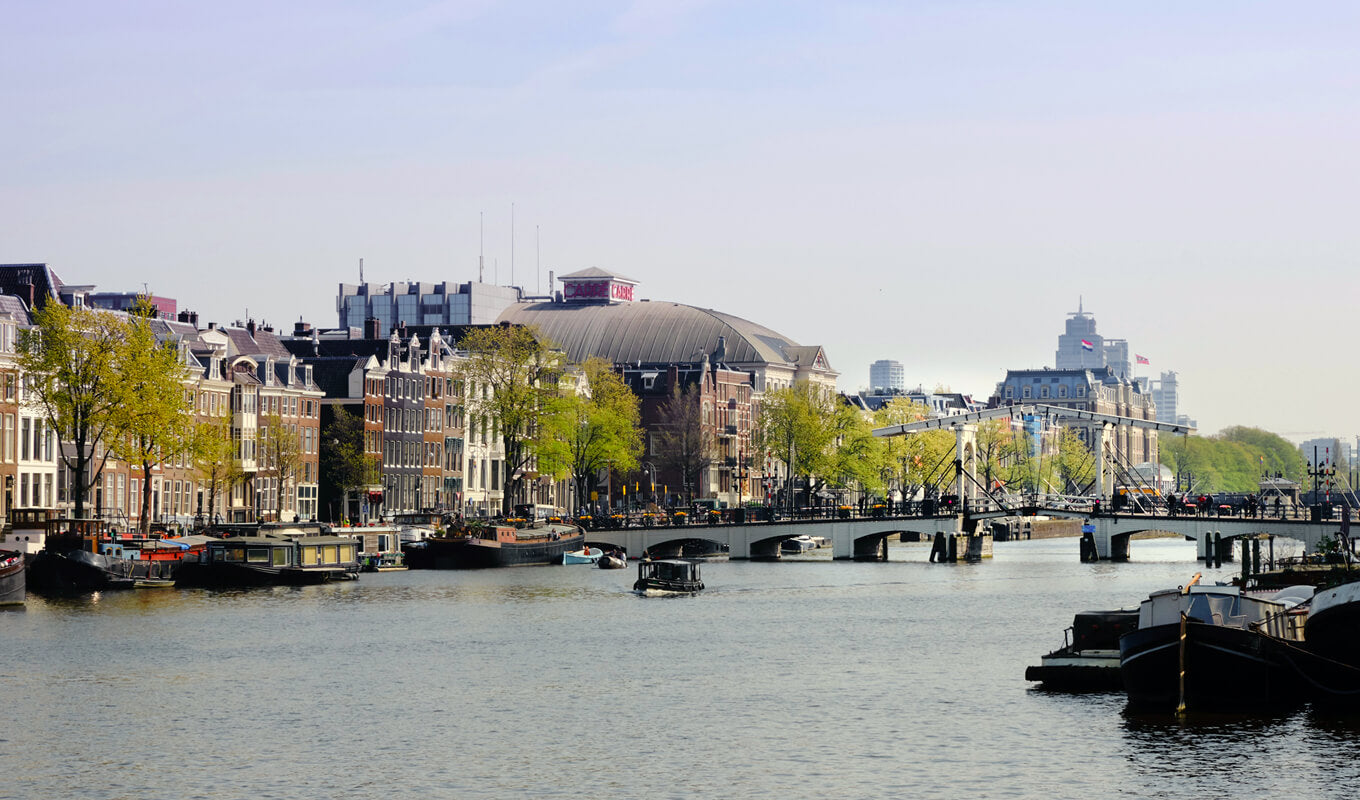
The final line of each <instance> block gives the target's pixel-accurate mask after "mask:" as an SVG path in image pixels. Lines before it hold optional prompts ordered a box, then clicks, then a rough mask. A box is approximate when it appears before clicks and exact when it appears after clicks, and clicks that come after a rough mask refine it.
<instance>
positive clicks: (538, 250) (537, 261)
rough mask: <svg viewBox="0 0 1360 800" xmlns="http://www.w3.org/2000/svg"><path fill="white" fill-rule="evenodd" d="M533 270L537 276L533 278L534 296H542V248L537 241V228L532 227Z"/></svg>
mask: <svg viewBox="0 0 1360 800" xmlns="http://www.w3.org/2000/svg"><path fill="white" fill-rule="evenodd" d="M534 269H536V270H538V274H537V275H536V276H534V294H543V246H542V244H541V243H540V242H539V240H538V226H537V225H535V226H534Z"/></svg>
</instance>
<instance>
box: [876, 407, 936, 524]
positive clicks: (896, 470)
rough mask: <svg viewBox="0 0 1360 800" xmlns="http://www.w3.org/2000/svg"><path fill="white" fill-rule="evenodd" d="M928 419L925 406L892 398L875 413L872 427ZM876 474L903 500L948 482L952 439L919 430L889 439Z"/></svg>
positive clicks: (881, 451)
mask: <svg viewBox="0 0 1360 800" xmlns="http://www.w3.org/2000/svg"><path fill="white" fill-rule="evenodd" d="M929 417H930V408H929V407H928V406H927V405H926V404H925V403H920V402H916V401H914V400H909V399H907V398H905V397H899V398H894V399H893V400H891V401H889V402H887V403H885V404H884V405H883V406H881V407H880V408H879V409H878V411H876V412H874V425H875V427H879V428H886V427H889V426H892V425H906V424H908V423H912V422H919V421H921V420H924V419H928V418H929ZM881 442H882V445H881V447H880V449H879V472H880V474H881V475H882V482H883V484H884V485H885V486H887V487H889V488H895V489H896V490H897V491H898V492H900V493H901V495H902V498H903V499H910V498H913V497H916V495H917V494H918V493H919V492H920V491H921V490H922V489H924V488H926V486H928V485H932V484H935V483H938V482H939V481H940V480H941V479H942V478H944V479H945V480H947V479H948V478H949V476H950V475H952V471H951V470H950V469H949V467H948V465H947V464H945V461H946V460H948V458H949V455H950V453H951V452H952V451H953V449H954V437H953V436H952V435H951V434H950V433H949V432H948V431H944V430H939V429H934V430H928V431H921V432H919V433H913V434H909V435H905V436H888V437H885V438H883V439H882V440H881Z"/></svg>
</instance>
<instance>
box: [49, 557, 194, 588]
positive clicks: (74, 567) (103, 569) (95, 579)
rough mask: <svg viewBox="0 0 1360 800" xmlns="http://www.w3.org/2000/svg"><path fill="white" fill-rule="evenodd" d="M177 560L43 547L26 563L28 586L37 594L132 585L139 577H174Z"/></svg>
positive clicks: (130, 586) (132, 586)
mask: <svg viewBox="0 0 1360 800" xmlns="http://www.w3.org/2000/svg"><path fill="white" fill-rule="evenodd" d="M179 563H180V562H178V561H143V560H140V559H129V558H118V557H116V556H106V555H100V554H98V553H89V552H86V551H84V550H71V551H67V552H64V553H54V552H52V551H50V550H44V551H43V552H41V553H38V554H37V555H35V556H34V557H33V561H32V562H31V563H30V564H29V565H28V588H29V589H30V590H32V591H33V592H35V593H37V594H50V595H62V594H83V593H85V592H98V591H107V590H110V589H132V588H134V587H135V586H136V582H137V581H138V580H139V579H140V580H147V579H151V580H165V579H171V578H173V577H174V573H175V569H176V568H177V567H178V566H179Z"/></svg>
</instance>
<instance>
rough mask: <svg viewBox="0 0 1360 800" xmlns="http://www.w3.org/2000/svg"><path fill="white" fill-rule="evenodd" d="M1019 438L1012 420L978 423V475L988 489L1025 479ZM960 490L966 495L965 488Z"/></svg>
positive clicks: (992, 420)
mask: <svg viewBox="0 0 1360 800" xmlns="http://www.w3.org/2000/svg"><path fill="white" fill-rule="evenodd" d="M1016 439H1017V437H1016V435H1015V431H1014V430H1012V429H1011V423H1010V420H1005V419H987V420H983V421H982V422H980V423H978V427H977V439H976V447H977V451H976V456H977V472H978V474H979V476H980V480H981V482H982V485H984V486H986V487H988V488H989V489H990V488H991V487H992V486H994V485H995V484H996V482H1000V483H1001V484H1003V485H1010V484H1011V483H1012V482H1017V479H1018V478H1020V477H1021V476H1022V474H1023V473H1022V471H1021V469H1020V468H1019V462H1020V450H1019V447H1020V445H1019V444H1018V443H1017V441H1016ZM965 480H966V479H965ZM959 491H960V492H963V491H964V489H963V487H960V489H959Z"/></svg>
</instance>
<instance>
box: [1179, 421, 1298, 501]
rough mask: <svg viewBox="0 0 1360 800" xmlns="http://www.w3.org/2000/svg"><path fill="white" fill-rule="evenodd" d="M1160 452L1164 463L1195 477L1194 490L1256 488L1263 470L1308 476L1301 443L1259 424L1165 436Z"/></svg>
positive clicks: (1246, 489) (1252, 489) (1219, 490)
mask: <svg viewBox="0 0 1360 800" xmlns="http://www.w3.org/2000/svg"><path fill="white" fill-rule="evenodd" d="M1158 452H1159V453H1160V457H1161V462H1162V463H1163V464H1165V465H1167V466H1168V467H1170V468H1171V469H1172V470H1174V471H1175V472H1176V473H1177V474H1181V473H1189V474H1190V475H1191V476H1192V477H1193V480H1194V485H1193V486H1191V487H1189V490H1190V491H1196V492H1254V491H1256V490H1257V489H1258V488H1259V485H1260V479H1261V477H1262V476H1263V474H1270V475H1274V474H1276V473H1279V474H1281V475H1283V476H1284V477H1285V478H1288V479H1290V480H1293V481H1298V482H1300V483H1304V482H1306V478H1307V464H1306V462H1305V461H1304V459H1303V456H1302V454H1300V453H1299V449H1298V447H1297V446H1295V445H1294V444H1292V443H1291V442H1289V441H1288V440H1287V439H1284V438H1283V437H1281V436H1278V435H1276V434H1273V433H1270V432H1268V431H1263V430H1261V429H1259V428H1247V427H1241V426H1238V427H1231V428H1226V429H1224V430H1223V431H1222V432H1221V433H1219V434H1217V435H1214V436H1174V437H1163V438H1161V439H1160V440H1159V443H1158ZM1183 488H1184V487H1183Z"/></svg>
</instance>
